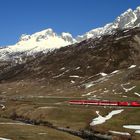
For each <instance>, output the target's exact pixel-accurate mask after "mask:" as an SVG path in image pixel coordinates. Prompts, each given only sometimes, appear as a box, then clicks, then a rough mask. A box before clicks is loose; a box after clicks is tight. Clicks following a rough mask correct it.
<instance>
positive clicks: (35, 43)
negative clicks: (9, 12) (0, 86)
mask: <svg viewBox="0 0 140 140" xmlns="http://www.w3.org/2000/svg"><path fill="white" fill-rule="evenodd" d="M136 26H137V27H140V7H137V8H136V10H134V11H133V10H132V9H128V10H127V11H126V12H124V13H123V14H121V15H120V16H119V17H117V18H116V19H115V20H114V22H112V23H109V24H107V25H105V26H104V27H100V28H96V29H93V30H91V31H89V32H87V33H85V34H84V35H81V36H80V35H79V36H77V37H76V39H74V38H73V37H72V35H71V34H70V33H64V32H63V33H62V34H61V35H57V34H56V33H55V32H54V31H53V30H52V29H51V28H49V29H46V30H43V31H41V32H37V33H34V34H32V35H26V34H23V35H22V36H21V37H20V39H19V41H18V42H17V43H16V44H15V45H11V46H7V47H6V48H2V49H0V59H1V60H8V59H11V58H17V57H18V58H19V57H21V55H22V54H23V53H24V54H25V53H26V55H33V54H34V53H38V52H44V53H45V52H48V51H49V50H53V49H56V48H60V47H63V46H67V45H71V44H74V43H76V42H81V41H83V40H86V39H89V38H96V37H100V36H103V35H105V34H113V33H114V32H115V31H116V30H117V29H127V28H128V29H129V28H133V27H136Z"/></svg>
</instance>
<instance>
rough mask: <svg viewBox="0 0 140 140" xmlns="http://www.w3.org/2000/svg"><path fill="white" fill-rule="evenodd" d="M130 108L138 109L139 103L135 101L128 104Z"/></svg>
mask: <svg viewBox="0 0 140 140" xmlns="http://www.w3.org/2000/svg"><path fill="white" fill-rule="evenodd" d="M130 106H133V107H140V102H137V101H133V102H130Z"/></svg>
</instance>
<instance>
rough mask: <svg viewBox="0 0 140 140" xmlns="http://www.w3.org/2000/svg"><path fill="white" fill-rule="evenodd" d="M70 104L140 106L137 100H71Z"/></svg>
mask: <svg viewBox="0 0 140 140" xmlns="http://www.w3.org/2000/svg"><path fill="white" fill-rule="evenodd" d="M69 103H70V104H76V105H99V106H132V107H140V102H137V101H131V102H127V101H124V102H123V101H119V102H115V101H97V100H70V101H69Z"/></svg>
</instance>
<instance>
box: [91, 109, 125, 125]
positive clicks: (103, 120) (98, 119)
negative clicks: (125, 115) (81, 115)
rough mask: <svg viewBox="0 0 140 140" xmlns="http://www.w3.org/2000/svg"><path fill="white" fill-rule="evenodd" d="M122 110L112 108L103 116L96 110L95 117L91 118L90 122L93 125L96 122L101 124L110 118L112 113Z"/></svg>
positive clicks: (115, 113)
mask: <svg viewBox="0 0 140 140" xmlns="http://www.w3.org/2000/svg"><path fill="white" fill-rule="evenodd" d="M122 111H123V109H121V110H113V111H111V112H110V113H109V114H108V115H107V116H105V117H103V116H101V115H100V114H99V111H96V114H97V115H98V117H97V118H95V119H93V120H92V122H91V123H90V125H91V126H95V125H98V124H103V123H105V122H106V121H107V120H109V119H111V118H112V117H113V116H114V115H117V114H119V113H121V112H122Z"/></svg>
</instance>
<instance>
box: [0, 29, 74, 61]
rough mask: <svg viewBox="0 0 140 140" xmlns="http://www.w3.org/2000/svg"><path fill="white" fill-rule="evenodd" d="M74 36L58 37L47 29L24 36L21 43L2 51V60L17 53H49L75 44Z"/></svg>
mask: <svg viewBox="0 0 140 140" xmlns="http://www.w3.org/2000/svg"><path fill="white" fill-rule="evenodd" d="M75 42H76V40H75V39H73V37H72V35H71V34H69V33H62V34H61V35H57V34H56V33H55V32H54V31H53V30H52V29H50V28H49V29H46V30H43V31H41V32H37V33H35V34H32V35H26V34H23V35H22V36H21V37H20V39H19V42H17V43H16V44H15V45H11V46H8V47H6V48H3V49H1V50H0V59H6V58H8V57H9V55H12V54H15V53H18V54H19V53H24V52H26V54H28V55H31V54H33V53H37V52H41V51H47V50H50V49H54V48H59V47H63V46H67V45H70V44H73V43H75Z"/></svg>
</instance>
